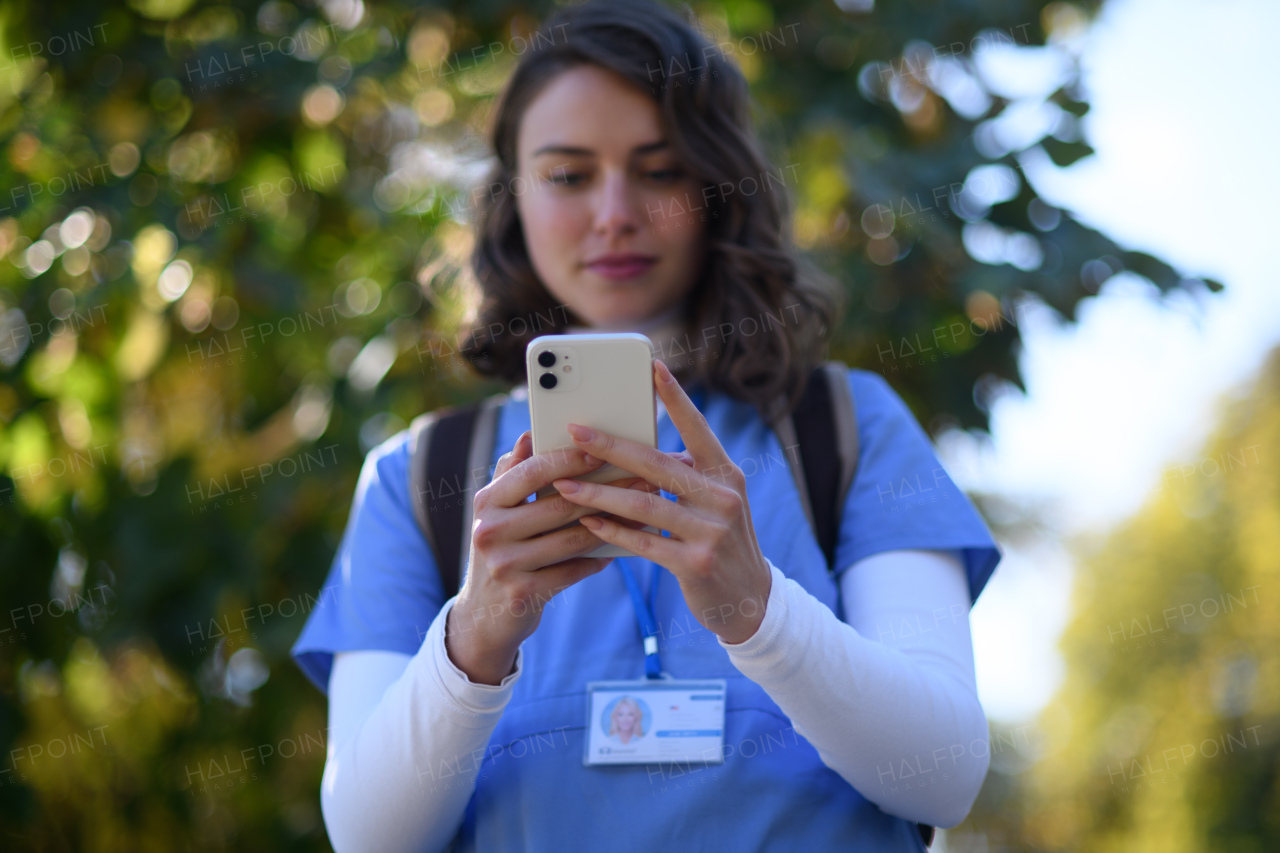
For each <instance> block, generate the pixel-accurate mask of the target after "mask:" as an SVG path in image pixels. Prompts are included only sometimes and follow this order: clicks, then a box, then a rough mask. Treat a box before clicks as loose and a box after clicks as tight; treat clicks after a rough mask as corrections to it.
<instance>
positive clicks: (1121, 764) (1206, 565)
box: [952, 350, 1280, 853]
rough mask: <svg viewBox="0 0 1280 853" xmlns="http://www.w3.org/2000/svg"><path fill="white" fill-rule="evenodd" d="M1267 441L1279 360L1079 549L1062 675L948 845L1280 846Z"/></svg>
mask: <svg viewBox="0 0 1280 853" xmlns="http://www.w3.org/2000/svg"><path fill="white" fill-rule="evenodd" d="M1277 447H1280V350H1276V351H1274V352H1273V353H1272V354H1271V356H1270V358H1269V359H1268V363H1267V365H1266V366H1265V368H1264V369H1263V370H1262V372H1261V375H1260V376H1259V377H1258V378H1257V381H1256V384H1255V386H1254V387H1253V388H1252V389H1251V390H1250V392H1249V393H1248V394H1247V395H1246V396H1244V397H1243V398H1241V399H1238V400H1235V401H1234V402H1232V403H1231V405H1229V406H1228V408H1227V410H1226V411H1225V413H1224V415H1223V418H1222V422H1221V425H1220V426H1219V428H1218V430H1217V434H1216V435H1215V436H1214V437H1213V438H1212V439H1211V440H1210V442H1209V443H1208V445H1207V446H1206V447H1205V448H1204V449H1203V451H1202V452H1201V453H1200V454H1199V458H1197V459H1194V460H1189V461H1188V462H1187V463H1186V464H1181V465H1176V466H1173V467H1171V468H1170V469H1168V470H1167V471H1166V472H1165V475H1164V478H1163V482H1162V486H1161V488H1160V489H1159V490H1158V491H1157V492H1156V493H1155V494H1154V495H1153V496H1152V498H1151V499H1150V500H1149V501H1148V503H1147V505H1146V506H1145V507H1144V508H1143V509H1142V510H1141V511H1140V512H1139V513H1138V514H1137V516H1135V517H1134V518H1133V519H1131V520H1129V521H1128V522H1126V523H1125V524H1123V525H1121V526H1120V527H1118V528H1117V529H1115V530H1114V531H1112V532H1111V533H1109V534H1108V535H1107V536H1106V537H1105V538H1103V539H1101V540H1100V541H1094V542H1082V543H1080V546H1079V550H1080V551H1081V554H1082V560H1081V566H1080V569H1079V573H1078V575H1077V583H1076V592H1075V597H1074V611H1075V615H1074V617H1073V619H1072V621H1071V623H1070V624H1069V625H1068V626H1067V628H1066V630H1065V631H1064V633H1063V637H1062V641H1061V645H1062V651H1063V654H1064V656H1065V657H1066V663H1067V674H1066V680H1065V682H1064V683H1063V685H1062V688H1061V689H1060V690H1059V692H1058V695H1057V697H1056V698H1055V699H1054V700H1053V701H1052V702H1051V703H1050V704H1049V706H1048V708H1047V709H1046V710H1045V712H1044V713H1043V715H1042V718H1041V720H1040V721H1039V723H1038V725H1037V726H1034V727H1031V728H1032V732H1033V733H1032V734H1030V735H1029V736H1028V738H1027V739H1026V741H1024V742H1023V743H1020V744H1018V746H1020V747H1023V748H1021V749H1019V750H1015V751H1013V752H1016V753H1021V758H1022V759H1023V760H1022V761H1021V762H1019V761H1004V762H1003V763H1001V762H993V768H994V769H993V772H992V774H991V776H990V777H989V778H988V782H987V785H986V786H985V788H984V791H983V794H982V796H981V798H980V802H979V805H978V807H977V808H976V809H975V812H974V814H973V815H972V816H971V819H970V821H969V822H968V823H966V824H965V825H964V826H962V827H961V828H960V829H958V830H957V831H956V832H954V833H953V839H952V840H953V841H954V844H953V846H954V847H955V849H958V850H967V849H974V848H976V847H978V846H980V845H979V844H978V843H977V842H976V837H977V836H983V837H984V838H985V843H986V844H988V845H989V846H990V847H991V848H992V849H1000V848H1004V849H1019V850H1046V851H1050V850H1053V851H1056V850H1073V851H1074V850H1090V851H1094V850H1096V851H1112V850H1144V849H1151V850H1161V851H1171V852H1172V851H1177V852H1178V853H1180V852H1181V851H1209V850H1272V849H1275V848H1276V846H1277V844H1280V819H1278V818H1277V815H1280V784H1278V779H1280V777H1278V774H1277V771H1278V768H1280V736H1278V734H1277V732H1278V730H1280V694H1277V691H1276V683H1277V682H1276V676H1277V672H1278V671H1280V652H1278V650H1280V603H1278V602H1277V596H1276V593H1275V589H1276V581H1277V579H1278V578H1280V557H1278V556H1277V554H1280V549H1278V548H1277V546H1278V545H1280V539H1278V538H1277V537H1280V489H1278V488H1277V484H1280V466H1278V464H1277V460H1276V457H1275V448H1277ZM1012 754H1013V753H1011V755H1012ZM1035 758H1038V760H1037V761H1035V763H1034V764H1031V761H1030V760H1031V759H1035ZM1028 765H1030V766H1029V767H1028ZM1002 769H1003V771H1004V772H1001V770H1002Z"/></svg>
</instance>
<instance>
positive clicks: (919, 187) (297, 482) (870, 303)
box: [0, 0, 1199, 850]
mask: <svg viewBox="0 0 1280 853" xmlns="http://www.w3.org/2000/svg"><path fill="white" fill-rule="evenodd" d="M870 5H871V4H870V3H865V4H863V3H858V2H854V0H848V2H844V3H843V6H844V7H845V9H841V8H839V6H837V5H833V4H831V3H829V2H826V0H821V2H819V0H804V2H796V3H788V4H785V5H784V4H779V5H778V6H777V7H771V6H769V5H767V4H764V3H761V2H757V1H756V0H735V1H734V2H724V3H700V4H697V5H696V6H695V11H696V12H697V14H698V17H699V21H700V22H701V25H702V26H703V27H704V28H705V29H706V30H707V32H708V33H710V34H711V35H712V36H713V37H714V38H715V40H716V41H717V42H718V43H720V44H721V45H722V46H723V48H724V50H725V51H726V52H727V53H729V54H730V56H731V57H732V58H733V59H734V60H735V61H737V62H738V63H739V65H740V67H742V69H743V71H744V73H745V74H746V75H747V77H748V78H749V79H750V80H751V81H752V85H753V88H754V91H755V94H756V96H757V98H758V100H759V102H760V105H761V107H762V109H761V121H762V125H763V128H764V130H765V133H766V135H767V138H768V139H769V140H770V144H771V146H772V153H773V156H774V160H775V165H776V166H777V169H778V172H777V177H778V178H779V179H780V180H781V181H782V183H783V185H784V187H785V190H786V191H787V192H788V193H790V194H792V195H793V196H794V197H795V201H796V212H795V216H794V225H795V232H796V238H797V241H798V243H799V244H800V245H801V246H802V247H803V248H804V249H805V250H807V251H808V252H810V253H811V254H812V256H813V257H814V259H815V260H816V261H817V262H818V263H820V264H822V265H823V266H825V267H826V268H827V269H829V270H831V271H833V272H835V273H836V274H837V275H838V277H839V278H840V280H841V281H842V282H843V283H844V284H845V285H846V287H847V290H848V295H849V309H850V310H849V311H848V313H847V315H846V319H845V321H844V323H843V325H842V326H841V327H840V329H838V330H836V335H835V340H836V343H835V347H834V349H835V354H836V355H838V356H841V357H843V358H845V359H846V360H848V361H850V362H851V363H853V364H856V365H860V366H865V367H869V368H871V369H875V370H880V371H882V372H884V373H885V374H886V375H887V376H888V377H889V378H890V379H891V380H892V381H893V382H894V384H895V385H896V386H897V387H898V388H899V390H900V391H901V392H902V393H903V394H904V395H905V396H906V398H907V399H908V401H909V402H910V403H911V405H912V406H913V407H914V408H915V410H916V412H917V414H918V415H919V416H920V417H921V419H922V420H923V421H924V422H926V423H927V424H929V425H930V426H931V427H932V428H934V429H938V428H941V427H943V426H946V425H948V424H959V425H963V426H967V427H982V426H984V424H985V412H984V409H983V406H984V405H985V401H986V400H987V399H988V398H989V396H990V393H991V391H992V389H993V388H994V387H996V386H997V385H998V384H999V383H1000V382H1002V381H1003V382H1013V383H1016V382H1017V374H1016V369H1015V362H1014V353H1015V347H1016V343H1017V328H1016V324H1014V323H1012V322H1010V318H1011V317H1013V312H1012V308H1011V305H1012V301H1013V299H1014V298H1021V295H1023V294H1032V295H1035V296H1037V297H1038V298H1041V299H1043V300H1045V301H1046V302H1048V303H1049V304H1051V305H1053V306H1054V307H1055V308H1057V309H1058V310H1059V311H1061V312H1062V313H1063V314H1065V315H1067V316H1071V315H1072V313H1073V310H1074V307H1075V305H1076V304H1077V303H1078V301H1079V300H1080V299H1081V298H1083V297H1085V296H1087V295H1088V294H1090V293H1092V292H1095V291H1096V289H1097V286H1098V285H1099V284H1100V283H1101V281H1102V280H1104V279H1105V278H1106V277H1107V276H1108V275H1111V274H1113V273H1115V272H1117V271H1119V270H1120V269H1122V268H1123V269H1132V270H1136V271H1137V272H1139V273H1141V274H1144V275H1146V276H1148V277H1149V278H1151V279H1152V280H1153V281H1154V282H1155V283H1156V284H1157V285H1159V286H1160V287H1161V288H1162V289H1169V288H1171V287H1174V286H1183V285H1185V286H1199V285H1194V284H1187V283H1185V282H1182V281H1181V280H1180V279H1179V277H1178V276H1177V275H1176V274H1175V273H1174V272H1173V271H1172V270H1171V269H1170V268H1169V267H1168V266H1167V265H1165V264H1163V263H1161V262H1159V261H1157V260H1155V259H1153V258H1150V257H1148V256H1146V255H1143V254H1141V253H1136V252H1129V251H1125V250H1124V249H1122V248H1120V247H1118V246H1116V245H1114V244H1113V243H1112V242H1111V241H1110V240H1108V239H1107V238H1105V237H1103V236H1102V235H1099V234H1097V233H1095V232H1092V231H1090V230H1088V229H1086V228H1084V227H1083V226H1081V225H1079V224H1078V223H1076V222H1075V221H1074V220H1072V219H1071V217H1070V216H1069V215H1066V214H1065V213H1063V212H1060V211H1055V210H1053V209H1052V208H1051V207H1050V206H1048V205H1046V204H1044V203H1043V202H1041V201H1039V200H1038V198H1037V197H1036V195H1035V192H1034V189H1033V188H1032V187H1030V186H1029V185H1028V184H1027V182H1026V180H1025V179H1024V178H1022V177H1021V166H1020V165H1019V160H1018V157H1017V152H1015V151H1014V150H1012V148H1010V146H1009V144H1007V143H1006V142H1002V140H1003V139H1004V137H1003V136H1002V135H1001V133H1000V132H999V128H1000V126H1001V125H1000V121H1001V117H1002V116H1004V115H1005V112H1006V111H1007V110H1008V109H1009V107H1010V104H1011V103H1012V102H1011V100H1010V99H1009V98H1006V97H1002V96H1000V95H998V94H993V93H992V92H991V91H989V90H988V88H987V83H984V81H983V79H982V78H981V77H979V76H976V75H975V74H974V73H973V68H974V66H973V52H974V50H975V49H976V47H977V46H978V45H980V44H981V43H983V42H984V40H985V41H989V42H997V41H998V42H1005V43H1009V44H1012V45H1014V46H1026V45H1036V44H1043V43H1044V42H1045V40H1046V39H1058V38H1059V37H1060V36H1061V34H1062V33H1063V32H1066V31H1067V30H1069V29H1070V28H1071V27H1072V26H1074V25H1075V23H1077V22H1079V21H1080V20H1083V16H1084V15H1085V14H1086V13H1087V11H1088V10H1089V9H1091V8H1093V4H1091V3H1086V4H1083V5H1081V6H1069V5H1064V4H1060V3H1055V4H1051V5H1048V6H1046V5H1045V4H1044V3H1042V2H1029V1H1028V0H1001V2H998V3H994V4H991V3H987V4H983V5H982V6H981V7H980V8H979V7H978V6H977V5H975V4H945V5H940V6H939V7H938V8H937V9H934V10H931V12H930V14H929V15H927V16H924V15H920V14H919V12H918V10H917V7H916V6H914V5H909V4H905V3H891V4H879V5H877V6H876V8H875V9H874V10H873V11H858V8H860V7H862V6H867V7H870ZM550 8H551V4H549V3H547V2H536V3H530V4H527V5H513V4H508V3H495V2H484V3H462V2H452V3H449V4H438V5H433V6H427V7H421V8H419V7H415V6H410V5H408V4H404V3H396V2H392V3H379V4H376V5H375V4H369V5H367V6H366V5H364V4H362V3H360V2H359V0H354V2H346V3H344V2H338V1H337V0H333V2H330V0H324V2H322V3H320V4H319V7H318V8H313V7H311V6H306V5H304V6H295V5H293V4H291V3H288V2H280V0H272V1H271V2H267V3H263V4H255V3H248V2H244V0H232V2H226V3H206V4H195V3H193V2H192V0H130V2H129V3H128V5H127V6H126V5H120V4H112V5H107V6H102V7H94V6H92V5H86V4H70V3H65V2H47V3H32V2H29V0H18V2H12V3H9V4H8V5H6V6H5V7H4V9H3V11H0V63H3V64H4V65H3V67H0V76H2V77H3V81H2V82H0V143H2V144H3V149H4V152H5V157H4V159H3V161H0V178H2V184H3V187H4V188H5V189H4V195H3V196H0V256H3V257H4V258H6V259H7V260H5V261H3V262H0V318H3V319H0V465H2V466H3V471H4V474H3V476H0V496H3V500H2V501H0V535H2V539H0V543H2V544H0V561H2V563H3V566H4V572H3V575H0V592H2V595H3V600H4V601H5V602H6V603H7V604H6V607H5V609H6V610H7V611H8V615H7V616H5V617H4V624H3V625H0V631H3V632H5V633H0V637H4V639H3V641H0V648H3V649H4V651H3V652H0V674H2V675H3V676H4V677H3V678H2V679H0V684H3V685H4V686H3V688H2V689H3V691H4V692H3V694H2V695H3V698H2V699H0V742H2V743H3V744H5V745H8V748H9V749H14V750H18V752H17V753H10V754H11V755H18V756H21V757H22V760H23V761H27V762H29V763H28V764H27V765H25V766H19V765H18V764H16V763H14V761H11V762H10V767H9V768H8V770H9V771H10V773H9V775H8V776H3V777H0V778H3V780H4V784H3V785H0V825H2V826H3V827H4V829H5V832H6V833H9V834H10V835H11V836H13V837H15V838H20V839H21V840H22V842H23V843H24V844H26V845H28V846H30V847H32V848H35V849H72V848H78V847H95V846H104V847H126V848H130V849H147V848H149V847H156V848H158V849H173V848H176V847H178V846H180V845H181V846H186V847H199V848H202V849H217V848H222V847H235V849H239V850H252V849H264V850H265V849H278V848H281V847H284V846H296V847H300V848H318V849H323V847H324V845H325V842H324V837H323V830H322V827H321V824H320V816H319V812H318V808H317V797H316V787H317V784H318V779H319V770H320V767H321V765H322V762H323V750H322V749H319V748H317V747H316V746H315V744H314V741H315V738H316V733H317V732H322V731H323V727H324V719H325V709H324V703H323V700H322V698H321V697H320V696H319V695H318V694H316V693H315V691H314V690H312V689H311V688H310V687H309V686H308V685H307V684H306V683H305V682H304V680H303V679H302V676H301V675H300V674H299V673H298V672H297V671H296V670H295V668H294V667H293V666H292V664H291V663H290V662H289V661H288V660H287V649H288V647H289V644H290V642H291V641H292V640H293V638H294V637H296V635H297V633H298V631H299V630H300V628H301V625H302V620H303V618H304V617H305V613H306V612H307V611H308V610H309V609H310V607H311V606H314V602H315V597H316V595H317V594H318V592H319V587H320V583H321V581H322V578H323V577H324V574H325V571H326V569H327V567H328V565H329V562H330V560H331V559H332V555H333V552H334V550H335V548H336V546H337V543H338V538H339V536H340V535H341V531H342V528H343V524H344V522H345V516H346V511H347V507H348V501H349V498H350V495H351V494H352V491H353V487H354V484H355V479H356V474H357V472H358V470H359V466H360V463H361V460H362V457H363V454H364V452H365V451H367V450H368V449H369V448H370V447H371V446H372V445H373V444H375V443H377V442H378V441H380V440H382V439H383V438H385V437H387V436H389V435H391V434H393V433H394V432H395V431H396V430H398V429H400V428H402V427H403V426H404V425H405V424H406V423H407V421H408V420H409V419H410V418H412V417H413V416H414V415H415V414H417V413H419V412H421V411H424V410H426V409H429V408H433V407H436V406H439V405H442V404H446V403H451V402H458V401H461V400H463V399H468V398H473V397H475V396H477V395H480V394H484V393H487V392H489V391H491V390H495V388H496V386H494V385H493V384H492V383H477V382H475V381H474V378H473V377H472V376H471V375H470V374H469V373H468V370H467V365H466V363H465V355H464V354H460V353H458V352H457V351H456V349H457V347H456V343H457V339H456V337H454V333H455V331H456V329H457V327H458V324H459V321H460V319H461V318H462V316H463V315H464V313H465V311H466V310H467V308H468V306H469V304H470V301H471V299H472V293H471V291H470V290H469V288H468V286H467V278H466V274H465V262H466V257H467V252H468V248H469V246H470V237H469V235H468V231H467V227H466V210H467V206H468V197H469V194H470V192H471V188H472V182H473V181H474V180H475V178H476V176H477V175H478V171H477V164H479V163H481V160H480V159H479V158H478V157H477V151H478V147H477V146H478V141H479V139H480V138H481V137H480V134H481V131H482V129H483V125H484V120H485V118H486V116H487V113H488V109H489V107H490V104H491V102H492V98H493V96H494V94H495V93H496V92H497V90H498V89H499V87H500V85H501V83H502V81H503V79H504V77H505V75H506V74H507V73H508V72H509V71H510V69H511V67H512V63H513V62H514V60H515V56H516V54H517V53H519V52H521V51H523V50H527V49H534V48H535V47H536V45H532V46H531V44H530V42H529V36H530V34H531V32H532V30H533V28H534V26H535V22H536V21H537V20H538V19H539V18H541V17H542V16H543V15H544V14H545V13H546V12H547V11H548V10H549V9H550ZM1068 78H1069V79H1067V82H1065V83H1064V84H1063V86H1062V87H1061V89H1060V90H1058V91H1056V92H1054V93H1052V95H1051V96H1050V97H1049V98H1048V99H1047V100H1046V101H1045V105H1044V106H1043V107H1042V110H1043V111H1044V112H1045V113H1046V114H1048V115H1050V116H1051V117H1054V118H1055V121H1056V124H1052V123H1051V125H1046V128H1047V129H1046V130H1045V133H1043V134H1041V137H1042V138H1039V139H1033V140H1023V141H1022V142H1020V143H1018V144H1016V145H1014V146H1013V147H1018V146H1019V145H1020V146H1023V147H1026V148H1027V149H1028V150H1032V151H1038V150H1040V149H1043V150H1044V151H1045V152H1047V155H1048V156H1050V157H1052V158H1053V159H1054V160H1055V161H1056V162H1059V163H1065V162H1068V161H1069V160H1071V159H1073V158H1076V157H1079V156H1086V155H1087V154H1088V148H1087V146H1085V145H1083V143H1081V142H1079V141H1078V138H1077V135H1076V132H1075V131H1074V130H1073V128H1074V126H1075V123H1074V117H1078V116H1079V115H1080V114H1081V113H1083V111H1084V110H1085V109H1086V108H1087V107H1086V105H1085V104H1084V103H1083V102H1082V101H1081V100H1080V97H1081V96H1080V93H1079V92H1078V91H1076V88H1075V86H1074V83H1073V82H1072V80H1071V79H1070V78H1071V75H1068ZM1049 129H1052V132H1053V134H1054V135H1048V134H1049ZM975 140H976V143H977V144H975ZM984 169H985V170H986V171H982V170H984ZM744 191H745V185H744ZM966 247H968V248H967V249H966ZM975 258H978V259H975ZM1037 258H1040V259H1041V261H1040V262H1039V263H1037ZM1082 269H1083V272H1082ZM975 391H976V393H975ZM76 738H79V740H76ZM59 744H61V745H59ZM290 744H292V746H290ZM72 746H74V747H75V750H74V752H72V753H68V752H67V750H69V749H71V747H72ZM304 747H306V748H304ZM55 749H59V750H62V751H63V756H62V757H60V758H57V759H53V758H50V756H51V751H52V750H55ZM290 749H291V750H292V752H291V754H290V755H289V756H285V755H284V753H285V751H286V750H290Z"/></svg>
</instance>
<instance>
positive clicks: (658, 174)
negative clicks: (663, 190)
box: [645, 169, 684, 182]
mask: <svg viewBox="0 0 1280 853" xmlns="http://www.w3.org/2000/svg"><path fill="white" fill-rule="evenodd" d="M683 175H684V172H682V171H681V170H680V169H653V170H651V171H649V172H646V173H645V176H646V177H648V178H649V179H650V180H654V181H660V182H670V181H678V180H680V178H681V177H683Z"/></svg>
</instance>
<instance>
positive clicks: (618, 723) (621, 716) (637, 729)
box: [609, 696, 644, 746]
mask: <svg viewBox="0 0 1280 853" xmlns="http://www.w3.org/2000/svg"><path fill="white" fill-rule="evenodd" d="M642 737H644V714H643V713H642V712H641V711H640V706H639V705H638V704H636V700H634V699H632V698H631V697H630V696H623V697H622V698H621V699H619V700H618V703H617V704H616V705H614V706H613V710H612V711H611V712H610V713H609V738H610V739H612V740H615V741H616V742H618V743H620V744H622V745H623V746H626V745H627V744H629V743H631V739H632V738H642Z"/></svg>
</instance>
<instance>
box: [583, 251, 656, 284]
mask: <svg viewBox="0 0 1280 853" xmlns="http://www.w3.org/2000/svg"><path fill="white" fill-rule="evenodd" d="M657 262H658V259H657V258H653V257H649V256H646V255H617V256H609V257H603V258H596V259H595V260H594V261H591V262H590V263H588V264H587V269H589V270H591V271H592V272H595V273H598V274H600V275H602V276H604V277H605V278H609V279H614V280H621V279H627V278H635V277H636V276H638V275H640V274H641V273H643V272H646V271H647V270H648V269H649V268H650V267H652V266H653V265H654V264H656V263H657Z"/></svg>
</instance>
